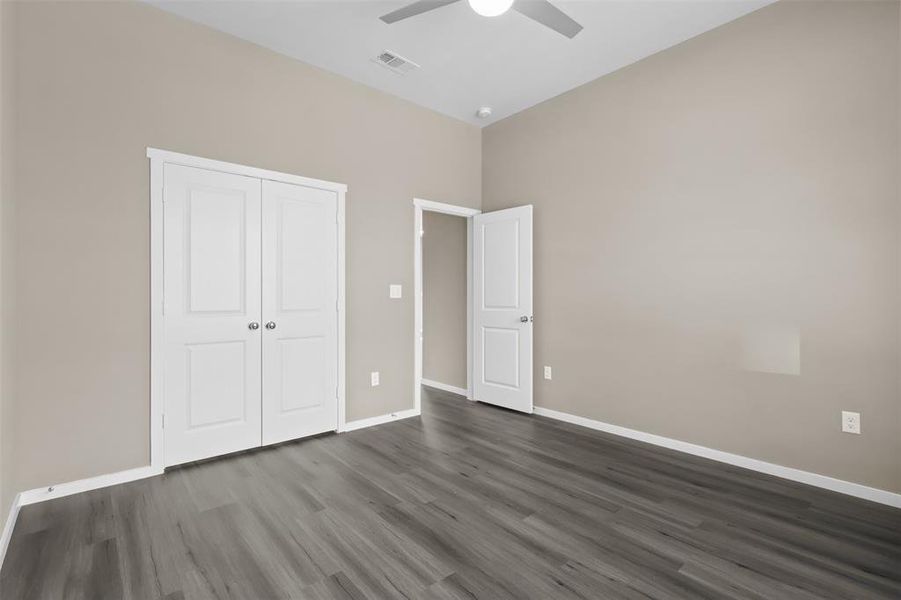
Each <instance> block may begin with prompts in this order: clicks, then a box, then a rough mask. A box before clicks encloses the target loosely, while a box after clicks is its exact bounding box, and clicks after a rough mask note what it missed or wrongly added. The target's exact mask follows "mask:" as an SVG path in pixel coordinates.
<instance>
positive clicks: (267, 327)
mask: <svg viewBox="0 0 901 600" xmlns="http://www.w3.org/2000/svg"><path fill="white" fill-rule="evenodd" d="M266 329H275V321H269V322H268V323H266Z"/></svg>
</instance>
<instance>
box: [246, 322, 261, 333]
mask: <svg viewBox="0 0 901 600" xmlns="http://www.w3.org/2000/svg"><path fill="white" fill-rule="evenodd" d="M247 328H248V329H250V330H251V331H256V330H257V329H259V328H260V324H259V323H257V322H256V321H253V322H251V323H249V324H248V325H247Z"/></svg>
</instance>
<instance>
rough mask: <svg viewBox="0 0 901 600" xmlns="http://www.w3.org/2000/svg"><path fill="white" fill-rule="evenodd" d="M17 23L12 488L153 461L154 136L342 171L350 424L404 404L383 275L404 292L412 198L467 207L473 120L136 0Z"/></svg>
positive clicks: (316, 173)
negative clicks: (148, 153) (372, 381)
mask: <svg viewBox="0 0 901 600" xmlns="http://www.w3.org/2000/svg"><path fill="white" fill-rule="evenodd" d="M16 25H17V27H18V33H19V35H18V38H17V45H16V50H17V52H18V55H17V59H18V67H19V75H20V78H19V82H18V89H17V96H16V97H17V100H18V107H19V119H18V125H19V129H18V136H17V161H18V162H17V170H18V179H17V182H16V187H17V190H18V202H19V213H18V216H17V228H18V232H19V240H18V246H17V248H18V266H19V269H18V272H17V280H16V284H17V289H16V292H17V300H18V307H19V313H18V317H19V321H20V322H21V323H27V324H28V326H27V331H22V332H21V335H19V336H17V338H16V350H17V354H18V357H17V359H18V360H17V370H18V380H17V387H18V394H19V395H18V401H17V413H16V415H15V419H16V429H17V434H18V437H17V461H16V463H17V470H16V485H17V487H18V488H19V489H27V488H33V487H36V486H43V485H49V484H52V483H56V482H63V481H69V480H73V479H79V478H83V477H88V476H92V475H97V474H100V473H109V472H115V471H118V470H121V469H127V468H130V467H136V466H139V465H144V464H147V463H148V460H149V458H148V429H149V426H148V407H149V399H148V395H149V383H148V377H149V372H148V371H149V367H148V361H149V348H148V345H149V341H148V328H149V320H148V314H149V300H148V295H149V288H148V278H149V251H148V244H149V232H148V227H149V217H148V210H149V208H148V207H149V192H148V161H147V159H146V158H145V148H146V147H147V146H154V147H157V148H164V149H168V150H175V151H179V152H184V153H188V154H195V155H200V156H205V157H211V158H216V159H220V160H226V161H231V162H237V163H243V164H249V165H254V166H259V167H263V168H267V169H274V170H279V171H286V172H289V173H297V174H301V175H306V176H309V177H315V178H320V179H327V180H331V181H338V182H342V183H346V184H347V185H348V186H349V192H348V197H347V306H348V313H347V330H348V350H347V367H348V370H347V417H348V419H351V420H352V419H361V418H364V417H371V416H376V415H381V414H385V413H388V412H391V411H397V410H402V409H406V408H410V407H412V405H413V398H412V385H411V384H412V378H413V348H412V344H411V342H410V340H411V339H412V333H413V304H412V294H411V293H406V294H404V299H403V300H402V301H396V300H390V299H389V298H388V284H389V283H402V284H403V285H404V287H405V288H406V289H407V290H411V291H412V289H413V288H412V285H413V281H412V277H413V256H412V253H413V245H412V243H411V231H412V227H413V222H412V221H413V208H412V198H413V197H414V196H421V197H427V198H434V199H435V200H439V201H441V200H445V201H451V200H453V202H454V203H457V204H466V205H469V206H473V207H478V206H479V203H480V193H481V182H480V176H481V167H480V165H481V153H480V152H481V149H480V133H479V130H478V129H477V128H474V127H472V126H469V125H465V124H462V123H460V122H458V121H455V120H452V119H450V118H446V117H443V116H440V115H438V114H436V113H433V112H431V111H428V110H426V109H423V108H420V107H417V106H414V105H412V104H410V103H407V102H404V101H401V100H399V99H397V98H394V97H392V96H388V95H386V94H383V93H380V92H377V91H374V90H372V89H370V88H367V87H364V86H362V85H359V84H356V83H352V82H350V81H348V80H346V79H343V78H341V77H338V76H335V75H331V74H328V73H325V72H322V71H320V70H317V69H315V68H313V67H310V66H307V65H304V64H302V63H299V62H296V61H293V60H291V59H288V58H286V57H284V56H280V55H277V54H275V53H273V52H270V51H268V50H265V49H262V48H260V47H257V46H254V45H252V44H249V43H247V42H244V41H240V40H238V39H236V38H233V37H230V36H228V35H225V34H223V33H219V32H215V31H213V30H210V29H207V28H204V27H202V26H199V25H196V24H194V23H191V22H188V21H185V20H181V19H178V18H176V17H174V16H172V15H169V14H166V13H164V12H161V11H159V10H157V9H155V8H152V7H149V6H145V5H141V4H139V3H134V2H128V3H114V2H103V3H45V2H36V3H28V4H26V5H22V6H19V10H18V14H17V21H16ZM398 165H403V168H402V169H400V168H398ZM374 370H379V371H381V386H380V387H377V388H371V387H370V386H369V372H370V371H374Z"/></svg>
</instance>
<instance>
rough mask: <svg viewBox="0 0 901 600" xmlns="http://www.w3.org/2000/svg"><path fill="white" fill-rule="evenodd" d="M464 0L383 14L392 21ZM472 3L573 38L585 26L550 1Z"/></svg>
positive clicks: (486, 12) (426, 1) (488, 13)
mask: <svg viewBox="0 0 901 600" xmlns="http://www.w3.org/2000/svg"><path fill="white" fill-rule="evenodd" d="M459 1H460V0H418V1H417V2H414V3H412V4H408V5H406V6H403V7H401V8H398V9H397V10H394V11H391V12H389V13H388V14H386V15H382V16H381V17H379V18H380V19H381V20H382V21H384V22H385V23H388V24H391V23H396V22H398V21H401V20H403V19H407V18H409V17H415V16H416V15H419V14H422V13H424V12H428V11H430V10H435V9H436V8H441V7H442V6H447V5H448V4H453V3H454V2H459ZM469 6H470V7H472V9H473V10H474V11H476V12H477V13H478V14H480V15H482V16H483V17H496V16H498V15H502V14H504V13H505V12H507V10H509V9H510V8H511V7H512V8H513V10H515V11H516V12H519V13H521V14H524V15H525V16H527V17H529V18H530V19H532V20H534V21H538V22H539V23H541V24H542V25H544V26H546V27H550V28H551V29H553V30H554V31H556V32H557V33H561V34H563V35H565V36H566V37H568V38H570V39H572V38H574V37H575V36H576V34H577V33H579V32H580V31H582V26H581V25H579V24H578V23H577V22H575V21H574V20H572V19H571V18H570V17H568V16H567V15H566V14H565V13H564V12H563V11H561V10H560V9H559V8H557V7H556V6H554V5H553V4H551V3H550V2H548V0H469Z"/></svg>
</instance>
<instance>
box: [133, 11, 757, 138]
mask: <svg viewBox="0 0 901 600" xmlns="http://www.w3.org/2000/svg"><path fill="white" fill-rule="evenodd" d="M149 1H150V3H152V4H154V5H156V6H158V7H160V8H162V9H164V10H167V11H169V12H172V13H175V14H177V15H180V16H182V17H185V18H187V19H191V20H192V21H197V22H199V23H203V24H205V25H208V26H210V27H213V28H215V29H219V30H221V31H224V32H226V33H230V34H232V35H235V36H237V37H240V38H243V39H245V40H248V41H251V42H254V43H256V44H259V45H261V46H264V47H266V48H270V49H272V50H274V51H276V52H280V53H282V54H285V55H288V56H291V57H293V58H296V59H298V60H301V61H303V62H306V63H310V64H312V65H315V66H317V67H320V68H322V69H326V70H328V71H332V72H334V73H338V74H340V75H343V76H345V77H348V78H350V79H353V80H355V81H358V82H360V83H364V84H366V85H369V86H371V87H374V88H377V89H380V90H383V91H385V92H388V93H390V94H394V95H395V96H400V97H401V98H405V99H407V100H410V101H412V102H415V103H416V104H420V105H422V106H426V107H428V108H431V109H433V110H436V111H438V112H441V113H444V114H446V115H450V116H451V117H455V118H457V119H460V120H462V121H466V122H469V123H473V124H476V125H482V126H483V125H488V124H490V123H492V122H494V121H497V120H499V119H503V118H504V117H507V116H509V115H512V114H514V113H516V112H519V111H521V110H523V109H526V108H528V107H530V106H534V105H535V104H538V103H539V102H542V101H544V100H547V99H548V98H552V97H554V96H557V95H559V94H561V93H563V92H565V91H567V90H570V89H572V88H574V87H577V86H579V85H581V84H583V83H587V82H589V81H591V80H593V79H596V78H598V77H600V76H602V75H605V74H607V73H610V72H612V71H615V70H616V69H619V68H621V67H623V66H625V65H628V64H630V63H633V62H635V61H637V60H640V59H642V58H644V57H646V56H649V55H651V54H654V53H655V52H659V51H660V50H663V49H665V48H668V47H670V46H673V45H675V44H678V43H679V42H682V41H684V40H687V39H689V38H691V37H694V36H696V35H698V34H700V33H703V32H705V31H708V30H710V29H713V28H714V27H717V26H719V25H722V24H723V23H727V22H728V21H732V20H733V19H736V18H738V17H740V16H742V15H745V14H747V13H749V12H751V11H753V10H756V9H758V8H760V7H762V6H765V5H767V4H770V3H771V2H773V0H618V1H613V0H576V1H573V0H556V1H555V2H554V4H555V5H556V6H557V7H558V8H560V9H561V10H563V11H564V12H566V13H567V14H568V15H569V16H571V17H572V18H574V19H575V20H577V21H578V22H579V23H581V24H582V25H583V26H584V27H585V29H583V30H582V32H581V33H579V35H577V36H576V37H575V38H574V39H571V40H570V39H567V38H566V37H564V36H562V35H560V34H559V33H556V32H555V31H552V30H550V29H547V28H545V27H544V26H542V25H540V24H538V23H536V22H534V21H532V20H530V19H528V18H527V17H525V16H523V15H522V14H520V13H518V12H516V11H513V10H511V11H508V12H507V13H506V14H504V15H501V16H499V17H493V18H486V17H480V16H478V15H477V14H475V13H474V12H473V11H472V9H471V8H470V7H469V4H468V2H467V1H466V0H461V1H459V2H457V3H456V4H452V5H449V6H445V7H442V8H439V9H436V10H433V11H431V12H428V13H424V14H421V15H418V16H415V17H411V18H409V19H407V20H404V21H400V22H398V23H395V24H393V25H386V24H385V23H383V22H382V21H380V20H379V18H378V17H379V16H380V15H382V14H385V13H387V12H389V11H391V10H394V9H396V8H398V7H400V6H404V5H406V4H408V2H404V1H400V2H385V1H380V0H379V1H376V0H373V1H348V0H331V1H321V0H320V1H309V0H304V1H296V0H295V1H285V0H280V1H271V0H229V1H222V0H188V1H184V0H149ZM382 50H391V51H393V52H396V53H398V54H400V55H402V56H404V57H406V58H408V59H410V60H412V61H414V62H417V63H419V64H420V65H421V66H422V68H421V69H419V70H417V71H413V72H411V73H408V74H407V75H404V76H400V75H397V74H395V73H393V72H391V71H389V70H388V69H386V68H384V67H382V66H380V65H378V64H376V63H375V62H373V61H372V59H373V57H375V56H376V55H377V54H379V53H380V52H381V51H382ZM480 106H490V107H491V108H492V109H493V111H494V112H493V114H492V116H491V117H490V118H488V119H478V118H476V116H475V112H476V110H477V109H478V108H479V107H480Z"/></svg>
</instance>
